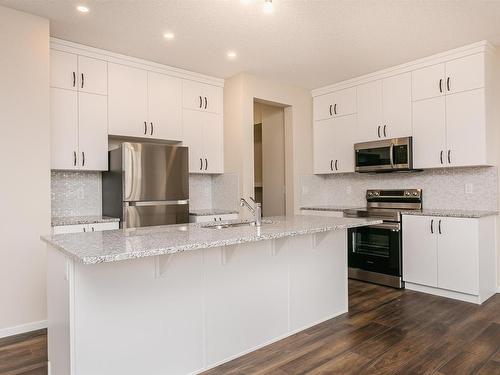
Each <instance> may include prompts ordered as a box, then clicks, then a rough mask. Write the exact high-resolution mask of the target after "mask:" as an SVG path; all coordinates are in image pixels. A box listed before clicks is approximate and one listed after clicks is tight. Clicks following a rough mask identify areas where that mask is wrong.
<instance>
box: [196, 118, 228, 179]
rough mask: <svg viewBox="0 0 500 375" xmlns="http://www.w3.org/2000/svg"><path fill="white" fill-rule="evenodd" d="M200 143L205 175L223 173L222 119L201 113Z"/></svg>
mask: <svg viewBox="0 0 500 375" xmlns="http://www.w3.org/2000/svg"><path fill="white" fill-rule="evenodd" d="M201 120H202V122H203V128H202V137H203V138H202V142H203V161H204V163H205V166H204V168H203V171H204V172H205V173H223V172H224V160H223V153H224V144H223V139H224V133H223V124H222V117H221V115H219V114H216V113H202V119H201Z"/></svg>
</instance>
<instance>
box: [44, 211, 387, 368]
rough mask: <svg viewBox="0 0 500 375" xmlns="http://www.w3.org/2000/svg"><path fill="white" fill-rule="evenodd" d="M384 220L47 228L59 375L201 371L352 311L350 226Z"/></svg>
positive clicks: (53, 355)
mask: <svg viewBox="0 0 500 375" xmlns="http://www.w3.org/2000/svg"><path fill="white" fill-rule="evenodd" d="M378 223H380V221H379V220H369V219H347V218H332V217H319V216H288V217H274V218H266V219H265V220H264V223H263V225H262V227H259V228H257V227H254V226H251V225H249V224H248V223H243V224H238V225H228V226H226V225H222V226H221V225H220V223H217V224H212V225H207V224H205V225H202V224H185V225H171V226H158V227H146V228H138V229H121V230H112V231H106V232H91V233H74V234H62V235H54V236H50V237H44V238H43V240H44V241H46V242H47V244H48V276H47V287H48V297H47V299H48V301H47V303H48V321H49V364H50V374H51V375H68V374H72V375H82V374H83V375H85V374H92V375H101V374H106V375H109V374H120V375H127V374H188V373H199V372H201V371H203V370H206V369H208V368H211V367H214V366H216V365H218V364H220V363H223V362H225V361H228V360H230V359H233V358H235V357H238V356H240V355H242V354H244V353H247V352H249V351H252V350H255V349H257V348H259V347H261V346H264V345H267V344H269V343H271V342H273V341H276V340H279V339H281V338H284V337H286V336H289V335H291V334H293V333H295V332H298V331H301V330H303V329H305V328H307V327H310V326H312V325H315V324H318V323H320V322H322V321H324V320H327V319H330V318H333V317H335V316H337V315H340V314H342V313H345V312H346V311H347V306H348V305H347V243H346V239H347V237H346V230H347V229H349V228H354V227H359V226H365V225H373V224H378ZM232 224H237V223H232Z"/></svg>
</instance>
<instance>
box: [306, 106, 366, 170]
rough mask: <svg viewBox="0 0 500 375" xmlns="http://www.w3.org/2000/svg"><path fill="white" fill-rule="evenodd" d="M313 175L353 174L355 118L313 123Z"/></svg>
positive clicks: (353, 116)
mask: <svg viewBox="0 0 500 375" xmlns="http://www.w3.org/2000/svg"><path fill="white" fill-rule="evenodd" d="M313 136H314V141H313V144H314V173H316V174H328V173H348V172H354V138H355V136H356V116H355V115H349V116H341V117H337V118H332V119H328V120H320V121H315V122H314V129H313Z"/></svg>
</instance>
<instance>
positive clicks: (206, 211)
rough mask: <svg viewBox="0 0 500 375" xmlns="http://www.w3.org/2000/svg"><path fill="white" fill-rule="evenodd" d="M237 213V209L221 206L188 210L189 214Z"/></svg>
mask: <svg viewBox="0 0 500 375" xmlns="http://www.w3.org/2000/svg"><path fill="white" fill-rule="evenodd" d="M237 213H239V212H238V210H228V209H223V208H204V209H200V210H189V214H190V215H194V216H213V215H231V214H237Z"/></svg>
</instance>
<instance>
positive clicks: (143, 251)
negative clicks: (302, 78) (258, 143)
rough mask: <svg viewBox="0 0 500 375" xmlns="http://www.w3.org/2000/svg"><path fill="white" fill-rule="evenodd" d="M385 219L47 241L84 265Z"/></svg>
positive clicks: (299, 218) (186, 228)
mask: <svg viewBox="0 0 500 375" xmlns="http://www.w3.org/2000/svg"><path fill="white" fill-rule="evenodd" d="M381 222H382V221H381V220H374V219H354V218H353V219H351V218H335V217H320V216H305V215H295V216H279V217H269V218H264V219H263V224H262V226H261V227H260V228H256V227H252V226H240V227H230V228H223V229H212V228H207V224H179V225H165V226H155V227H143V228H131V229H117V230H109V231H103V232H87V233H69V234H57V235H52V236H44V237H42V240H43V241H45V242H46V243H48V244H49V245H51V246H53V247H55V248H56V249H58V250H60V251H62V252H63V253H65V254H67V255H69V256H71V257H73V258H75V259H76V260H78V261H80V262H82V263H83V264H96V263H104V262H115V261H120V260H127V259H134V258H142V257H148V256H157V255H165V254H173V253H177V252H180V251H188V250H198V249H205V248H212V247H220V246H229V245H236V244H241V243H247V242H256V241H263V240H273V239H279V238H283V237H290V236H299V235H305V234H315V233H321V232H327V231H335V230H344V229H348V228H355V227H360V226H367V225H373V224H380V223H381ZM218 224H220V223H218Z"/></svg>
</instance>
